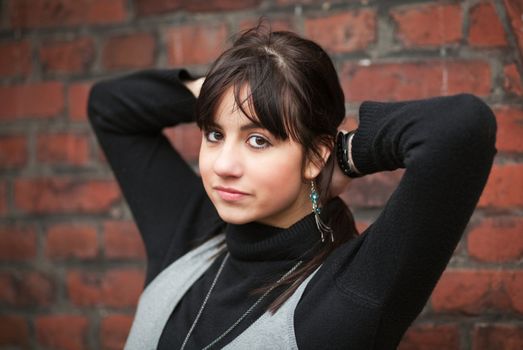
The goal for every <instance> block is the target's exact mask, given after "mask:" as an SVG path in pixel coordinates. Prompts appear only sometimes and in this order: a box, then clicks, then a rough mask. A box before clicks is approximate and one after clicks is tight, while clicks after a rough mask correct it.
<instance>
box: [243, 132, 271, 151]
mask: <svg viewBox="0 0 523 350" xmlns="http://www.w3.org/2000/svg"><path fill="white" fill-rule="evenodd" d="M247 142H248V143H249V145H250V146H251V147H254V148H258V149H262V148H267V147H269V146H271V144H270V142H269V141H267V139H265V138H264V137H262V136H260V135H252V136H251V137H249V139H248V140H247Z"/></svg>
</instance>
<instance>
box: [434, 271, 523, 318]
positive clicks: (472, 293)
mask: <svg viewBox="0 0 523 350" xmlns="http://www.w3.org/2000/svg"><path fill="white" fill-rule="evenodd" d="M431 304H432V307H433V309H434V310H435V311H436V312H459V313H466V314H470V315H479V314H482V313H486V312H489V311H495V312H516V313H520V314H521V313H523V271H517V270H447V271H445V272H444V273H443V276H442V277H441V279H440V281H439V282H438V284H437V285H436V288H435V289H434V292H433V293H432V297H431Z"/></svg>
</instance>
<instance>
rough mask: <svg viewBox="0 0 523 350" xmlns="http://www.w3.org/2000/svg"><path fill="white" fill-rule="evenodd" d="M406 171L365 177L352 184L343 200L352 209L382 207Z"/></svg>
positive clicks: (344, 194)
mask: <svg viewBox="0 0 523 350" xmlns="http://www.w3.org/2000/svg"><path fill="white" fill-rule="evenodd" d="M403 173H404V170H403V169H401V170H396V171H392V172H380V173H376V174H372V175H368V176H364V177H362V178H360V179H358V180H357V181H354V182H353V183H351V184H350V186H349V190H348V191H347V192H344V193H342V194H341V198H342V199H343V200H344V201H345V202H346V203H348V204H349V205H350V206H351V207H365V208H378V207H382V206H383V205H384V204H385V203H386V202H387V200H388V199H389V197H390V195H391V194H392V192H394V190H395V189H396V187H398V184H399V181H400V179H401V177H402V176H403Z"/></svg>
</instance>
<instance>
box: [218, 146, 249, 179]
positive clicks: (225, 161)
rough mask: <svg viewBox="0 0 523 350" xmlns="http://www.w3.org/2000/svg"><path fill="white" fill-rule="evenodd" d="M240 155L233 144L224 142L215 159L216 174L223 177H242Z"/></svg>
mask: <svg viewBox="0 0 523 350" xmlns="http://www.w3.org/2000/svg"><path fill="white" fill-rule="evenodd" d="M240 153H241V152H240V151H239V150H238V149H237V148H236V147H235V146H234V144H233V143H227V142H224V143H223V144H222V147H221V148H220V150H219V151H218V153H217V155H216V158H215V159H214V164H213V170H214V173H215V174H216V175H218V176H221V177H241V176H242V174H243V165H242V161H241V154H240Z"/></svg>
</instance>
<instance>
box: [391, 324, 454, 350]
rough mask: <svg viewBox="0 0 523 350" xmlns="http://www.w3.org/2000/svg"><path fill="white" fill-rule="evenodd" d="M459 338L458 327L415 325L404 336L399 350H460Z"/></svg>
mask: <svg viewBox="0 0 523 350" xmlns="http://www.w3.org/2000/svg"><path fill="white" fill-rule="evenodd" d="M459 337H460V336H459V330H458V327H457V326H456V325H432V324H430V325H414V326H412V327H410V328H409V329H408V330H407V332H406V333H405V335H404V336H403V339H402V340H401V343H400V345H399V347H398V350H440V349H445V350H453V349H455V350H459V349H460V341H459Z"/></svg>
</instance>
